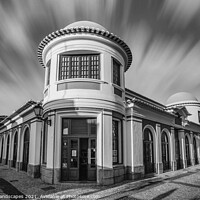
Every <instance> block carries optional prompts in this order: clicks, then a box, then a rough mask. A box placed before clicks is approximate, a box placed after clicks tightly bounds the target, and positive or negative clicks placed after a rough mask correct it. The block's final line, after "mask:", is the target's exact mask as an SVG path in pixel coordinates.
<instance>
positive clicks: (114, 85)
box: [112, 83, 124, 92]
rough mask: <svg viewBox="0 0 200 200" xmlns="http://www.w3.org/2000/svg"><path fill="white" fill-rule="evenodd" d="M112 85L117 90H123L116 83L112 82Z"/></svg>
mask: <svg viewBox="0 0 200 200" xmlns="http://www.w3.org/2000/svg"><path fill="white" fill-rule="evenodd" d="M112 85H113V87H115V88H117V89H118V90H121V91H122V92H124V90H123V89H122V88H121V87H120V86H119V85H116V84H114V83H112Z"/></svg>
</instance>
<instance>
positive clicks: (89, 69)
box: [59, 55, 100, 80]
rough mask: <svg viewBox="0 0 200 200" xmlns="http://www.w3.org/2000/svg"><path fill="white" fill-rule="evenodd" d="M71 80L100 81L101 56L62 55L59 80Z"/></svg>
mask: <svg viewBox="0 0 200 200" xmlns="http://www.w3.org/2000/svg"><path fill="white" fill-rule="evenodd" d="M69 78H92V79H100V56H99V55H61V56H60V68H59V80H64V79H69Z"/></svg>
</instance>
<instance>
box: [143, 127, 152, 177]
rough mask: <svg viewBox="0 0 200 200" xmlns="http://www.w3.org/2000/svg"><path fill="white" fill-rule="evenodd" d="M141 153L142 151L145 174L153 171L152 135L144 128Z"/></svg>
mask: <svg viewBox="0 0 200 200" xmlns="http://www.w3.org/2000/svg"><path fill="white" fill-rule="evenodd" d="M143 148H144V149H143V153H144V156H143V158H144V169H145V174H148V173H153V172H154V156H153V136H152V133H151V131H150V129H148V128H146V129H145V130H144V139H143Z"/></svg>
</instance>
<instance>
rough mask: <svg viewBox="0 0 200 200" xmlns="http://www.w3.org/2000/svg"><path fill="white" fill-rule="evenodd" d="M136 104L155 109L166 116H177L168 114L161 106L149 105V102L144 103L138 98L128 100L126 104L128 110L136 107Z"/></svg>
mask: <svg viewBox="0 0 200 200" xmlns="http://www.w3.org/2000/svg"><path fill="white" fill-rule="evenodd" d="M136 104H141V105H145V106H147V107H149V108H152V109H154V110H158V111H161V112H163V113H165V114H167V115H171V116H175V115H174V114H172V113H169V112H167V111H166V110H165V108H161V107H159V106H156V105H154V104H151V103H149V102H146V101H143V100H141V99H138V98H136V97H134V98H133V99H128V100H127V101H126V102H125V105H126V106H127V107H128V108H130V107H131V106H132V105H133V106H134V105H136Z"/></svg>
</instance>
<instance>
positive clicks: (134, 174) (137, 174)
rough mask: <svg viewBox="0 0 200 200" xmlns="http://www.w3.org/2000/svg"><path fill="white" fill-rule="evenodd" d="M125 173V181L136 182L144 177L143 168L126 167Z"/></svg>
mask: <svg viewBox="0 0 200 200" xmlns="http://www.w3.org/2000/svg"><path fill="white" fill-rule="evenodd" d="M126 169H127V170H126V171H127V179H129V180H138V179H141V178H143V177H144V166H135V167H133V170H132V167H131V166H127V167H126Z"/></svg>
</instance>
